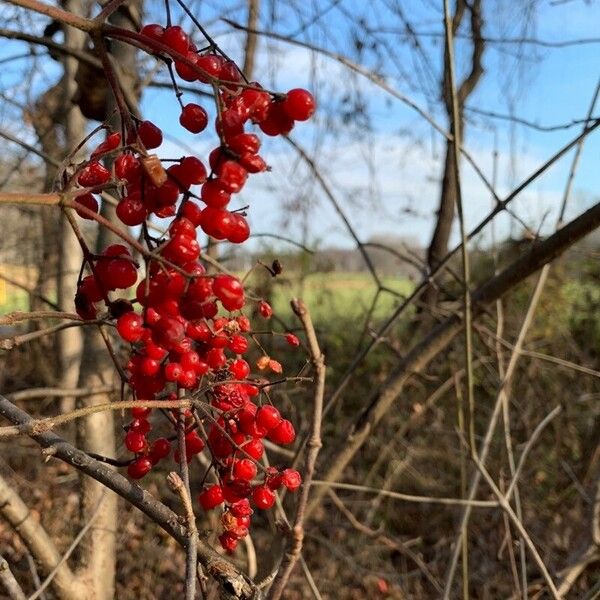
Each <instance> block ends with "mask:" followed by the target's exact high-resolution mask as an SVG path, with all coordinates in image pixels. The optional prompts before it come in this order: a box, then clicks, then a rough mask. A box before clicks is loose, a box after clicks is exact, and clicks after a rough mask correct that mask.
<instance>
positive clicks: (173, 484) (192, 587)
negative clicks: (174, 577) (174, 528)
mask: <svg viewBox="0 0 600 600" xmlns="http://www.w3.org/2000/svg"><path fill="white" fill-rule="evenodd" d="M184 419H185V417H184ZM184 423H185V421H184ZM180 430H182V431H184V435H183V437H184V439H185V428H181V429H180ZM183 446H184V447H183V449H182V448H181V445H180V447H179V452H180V461H181V463H182V464H183V463H185V464H186V465H187V460H186V458H185V453H184V454H181V452H182V451H185V441H184V444H183ZM167 483H168V484H169V487H170V488H171V489H172V490H173V491H174V492H175V493H176V494H177V495H178V496H179V499H180V501H181V504H182V506H183V508H184V510H185V522H186V527H187V532H188V540H187V544H186V564H185V598H186V600H194V597H195V595H196V556H197V547H196V540H197V538H198V530H197V529H196V515H194V507H193V506H192V499H191V497H190V492H189V482H188V484H187V485H186V484H185V483H184V480H183V479H182V478H181V477H180V476H179V475H178V474H177V473H175V471H172V472H171V473H169V475H168V476H167Z"/></svg>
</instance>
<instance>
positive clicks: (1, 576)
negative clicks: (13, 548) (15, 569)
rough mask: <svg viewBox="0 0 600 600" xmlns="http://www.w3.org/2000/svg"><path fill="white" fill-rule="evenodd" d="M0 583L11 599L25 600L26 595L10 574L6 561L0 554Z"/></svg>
mask: <svg viewBox="0 0 600 600" xmlns="http://www.w3.org/2000/svg"><path fill="white" fill-rule="evenodd" d="M0 583H2V585H3V586H4V589H5V590H6V593H7V594H8V597H9V598H10V599H11V600H27V596H25V594H24V593H23V590H22V588H21V586H20V585H19V582H18V581H17V580H16V579H15V576H14V575H13V574H12V571H11V570H10V567H9V565H8V562H7V561H6V559H5V558H4V557H3V556H2V555H1V554H0Z"/></svg>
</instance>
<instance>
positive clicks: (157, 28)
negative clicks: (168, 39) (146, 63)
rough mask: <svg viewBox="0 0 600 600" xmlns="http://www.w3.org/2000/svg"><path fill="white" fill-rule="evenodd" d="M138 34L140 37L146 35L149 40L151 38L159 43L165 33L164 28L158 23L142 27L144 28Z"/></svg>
mask: <svg viewBox="0 0 600 600" xmlns="http://www.w3.org/2000/svg"><path fill="white" fill-rule="evenodd" d="M140 33H141V34H142V35H146V36H148V37H149V38H152V39H153V40H156V41H157V42H160V41H161V40H162V36H163V35H164V33H165V28H164V27H163V26H162V25H159V24H158V23H151V24H148V25H144V27H142V29H141V30H140Z"/></svg>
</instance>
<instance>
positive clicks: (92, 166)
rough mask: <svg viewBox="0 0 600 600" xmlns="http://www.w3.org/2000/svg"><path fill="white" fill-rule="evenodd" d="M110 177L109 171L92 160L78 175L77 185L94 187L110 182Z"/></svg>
mask: <svg viewBox="0 0 600 600" xmlns="http://www.w3.org/2000/svg"><path fill="white" fill-rule="evenodd" d="M110 177H111V175H110V171H109V170H108V169H107V168H106V167H105V166H104V165H102V164H100V163H99V162H98V161H97V160H93V161H91V162H89V163H88V164H87V165H86V166H85V167H84V168H83V171H81V173H79V176H78V177H77V183H79V185H82V186H84V187H94V186H96V185H102V184H103V183H106V182H107V181H110Z"/></svg>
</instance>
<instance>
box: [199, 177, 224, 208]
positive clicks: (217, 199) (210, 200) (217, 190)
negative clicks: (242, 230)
mask: <svg viewBox="0 0 600 600" xmlns="http://www.w3.org/2000/svg"><path fill="white" fill-rule="evenodd" d="M200 196H201V197H202V200H204V202H206V204H207V206H212V207H213V208H225V207H226V206H227V204H229V201H230V200H231V194H230V193H229V192H226V191H225V190H224V189H223V187H222V186H221V183H220V181H219V180H218V179H209V180H208V181H207V182H206V183H205V184H204V185H203V186H202V190H201V192H200Z"/></svg>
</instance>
